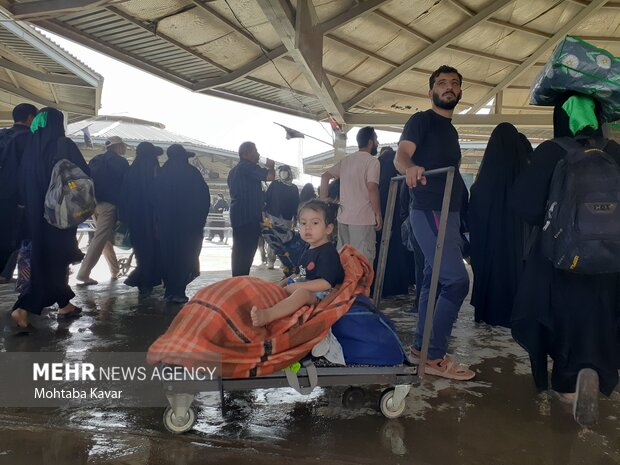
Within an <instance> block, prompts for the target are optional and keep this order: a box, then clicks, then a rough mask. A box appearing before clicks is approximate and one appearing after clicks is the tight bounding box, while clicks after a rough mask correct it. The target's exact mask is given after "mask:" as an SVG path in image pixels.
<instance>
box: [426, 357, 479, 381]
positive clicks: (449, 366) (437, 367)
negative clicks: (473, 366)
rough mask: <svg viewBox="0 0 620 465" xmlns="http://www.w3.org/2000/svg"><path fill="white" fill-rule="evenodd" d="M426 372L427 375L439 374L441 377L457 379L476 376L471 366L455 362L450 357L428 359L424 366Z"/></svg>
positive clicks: (465, 379)
mask: <svg viewBox="0 0 620 465" xmlns="http://www.w3.org/2000/svg"><path fill="white" fill-rule="evenodd" d="M424 373H425V374H427V375H433V376H439V377H441V378H447V379H454V380H457V381H469V380H470V379H473V378H474V376H476V373H475V372H474V371H472V370H470V369H469V368H467V367H465V366H463V365H460V364H458V363H455V362H454V361H453V360H451V359H450V358H448V357H444V358H441V359H438V360H428V361H427V362H426V365H425V366H424Z"/></svg>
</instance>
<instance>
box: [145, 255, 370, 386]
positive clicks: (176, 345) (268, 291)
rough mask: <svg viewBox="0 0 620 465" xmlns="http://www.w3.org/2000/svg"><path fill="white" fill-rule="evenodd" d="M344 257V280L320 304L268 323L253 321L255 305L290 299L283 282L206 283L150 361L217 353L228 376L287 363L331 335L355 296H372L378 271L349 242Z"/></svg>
mask: <svg viewBox="0 0 620 465" xmlns="http://www.w3.org/2000/svg"><path fill="white" fill-rule="evenodd" d="M340 261H341V263H342V267H343V268H344V271H345V279H344V282H343V283H342V284H341V285H340V287H339V288H336V289H335V290H334V292H332V293H330V294H329V296H327V297H326V298H325V299H324V300H322V301H321V302H319V303H318V304H317V305H313V306H305V307H302V308H300V309H299V310H297V311H296V312H295V313H294V314H292V315H290V316H288V317H286V318H282V319H279V320H276V321H273V322H271V323H270V324H268V325H267V326H265V327H254V326H252V320H251V318H250V310H251V308H252V306H254V305H256V306H257V307H258V308H268V307H271V306H273V305H275V304H276V303H278V302H279V301H281V300H283V299H285V298H286V297H287V293H286V291H285V290H284V289H282V288H281V287H280V286H278V285H277V284H275V283H271V282H267V281H263V280H262V279H259V278H254V277H249V276H241V277H236V278H229V279H225V280H223V281H220V282H219V283H216V284H212V285H210V286H207V287H205V288H204V289H202V290H200V291H199V292H198V293H197V294H196V295H195V296H194V297H193V298H192V299H191V300H190V301H189V302H188V303H187V304H186V305H185V306H184V307H183V309H182V310H181V311H180V312H179V314H178V315H177V316H176V318H175V319H174V321H173V322H172V324H171V325H170V327H169V328H168V330H167V331H166V332H165V333H164V334H163V335H162V336H160V337H159V338H158V339H157V340H156V341H155V342H154V343H153V344H152V345H151V347H150V348H149V352H148V362H149V363H151V364H155V363H160V362H163V363H180V364H182V365H184V366H187V367H190V366H192V365H193V364H194V362H198V361H200V360H201V358H202V357H201V354H205V353H215V354H219V355H220V356H221V358H222V376H224V377H227V378H248V377H254V376H262V375H268V374H270V373H274V372H276V371H279V370H282V369H283V368H286V367H287V366H289V365H291V364H292V363H294V362H296V361H298V360H300V359H301V358H303V357H304V356H306V355H307V354H308V353H309V352H310V351H311V350H312V348H313V347H314V346H315V345H316V344H317V343H319V342H320V341H321V340H322V339H323V338H324V337H325V336H326V335H327V333H328V331H329V329H330V327H331V326H332V325H333V324H334V323H335V322H336V321H337V320H338V319H339V318H340V317H341V316H342V315H344V314H345V313H346V312H347V311H348V310H349V308H351V305H352V304H353V301H354V300H355V297H356V296H358V295H360V294H364V295H368V293H369V290H370V284H371V283H372V280H373V271H372V267H371V266H370V265H369V263H368V261H367V260H366V258H365V257H364V256H363V255H361V254H360V253H359V252H358V251H357V250H355V249H354V248H353V247H351V246H348V245H346V246H344V247H343V249H342V251H341V252H340ZM170 354H175V355H176V356H172V355H170Z"/></svg>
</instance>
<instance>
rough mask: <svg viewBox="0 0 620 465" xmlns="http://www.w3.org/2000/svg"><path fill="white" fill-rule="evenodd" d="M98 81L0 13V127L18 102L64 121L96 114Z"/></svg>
mask: <svg viewBox="0 0 620 465" xmlns="http://www.w3.org/2000/svg"><path fill="white" fill-rule="evenodd" d="M102 85H103V78H102V77H101V76H100V75H98V74H97V73H95V72H94V71H92V70H90V69H89V68H87V67H86V66H85V65H84V64H83V63H81V62H79V61H78V60H77V59H75V58H73V57H72V56H71V55H69V53H67V52H66V51H64V50H63V49H61V48H60V47H58V45H56V44H54V43H53V42H52V41H51V40H49V39H47V38H46V37H44V36H43V35H42V34H41V33H39V32H37V31H36V30H34V28H33V27H32V26H30V25H29V24H27V23H24V22H21V21H13V20H12V19H10V17H9V15H8V14H5V13H3V12H2V11H0V124H2V125H9V124H12V122H13V118H12V116H11V111H12V110H13V107H14V106H15V105H17V104H18V103H22V102H28V103H32V104H33V105H36V106H39V107H41V106H51V107H55V108H58V109H59V110H62V111H64V112H66V113H67V115H68V122H70V121H75V120H78V119H81V118H84V117H87V116H90V115H95V114H96V113H97V110H98V109H99V107H100V104H101V87H102Z"/></svg>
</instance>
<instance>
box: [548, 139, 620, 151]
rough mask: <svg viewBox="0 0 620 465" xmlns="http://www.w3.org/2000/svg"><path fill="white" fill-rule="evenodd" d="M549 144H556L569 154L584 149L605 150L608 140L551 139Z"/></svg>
mask: <svg viewBox="0 0 620 465" xmlns="http://www.w3.org/2000/svg"><path fill="white" fill-rule="evenodd" d="M551 142H554V143H556V144H558V145H559V146H560V147H562V148H563V149H564V150H566V151H567V152H569V153H570V152H571V151H574V150H575V151H576V150H582V149H583V148H584V147H586V148H597V149H600V150H605V147H606V146H607V144H608V143H609V139H607V138H605V137H558V138H556V139H552V140H551Z"/></svg>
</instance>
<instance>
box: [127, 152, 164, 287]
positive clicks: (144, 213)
mask: <svg viewBox="0 0 620 465" xmlns="http://www.w3.org/2000/svg"><path fill="white" fill-rule="evenodd" d="M162 153H163V150H162V149H161V148H159V147H155V146H154V145H153V144H151V143H150V142H141V143H140V144H138V147H137V148H136V158H135V160H134V161H133V163H132V164H131V166H130V167H129V169H128V170H127V173H126V174H125V179H124V182H123V196H122V197H123V201H122V204H121V215H120V216H121V219H122V220H123V222H125V223H127V225H128V226H129V232H130V235H131V243H132V246H133V249H134V252H135V254H136V259H137V264H138V266H137V267H136V268H135V269H134V270H133V271H132V273H131V274H130V275H129V277H128V278H127V280H126V281H125V284H127V285H129V286H138V287H139V288H141V289H148V288H150V287H153V286H156V285H157V284H159V283H160V282H161V271H160V261H159V250H158V244H157V240H156V235H155V231H156V227H155V212H154V198H155V189H154V186H155V179H156V178H157V175H158V173H159V171H160V168H159V162H158V161H157V156H158V155H161V154H162Z"/></svg>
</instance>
